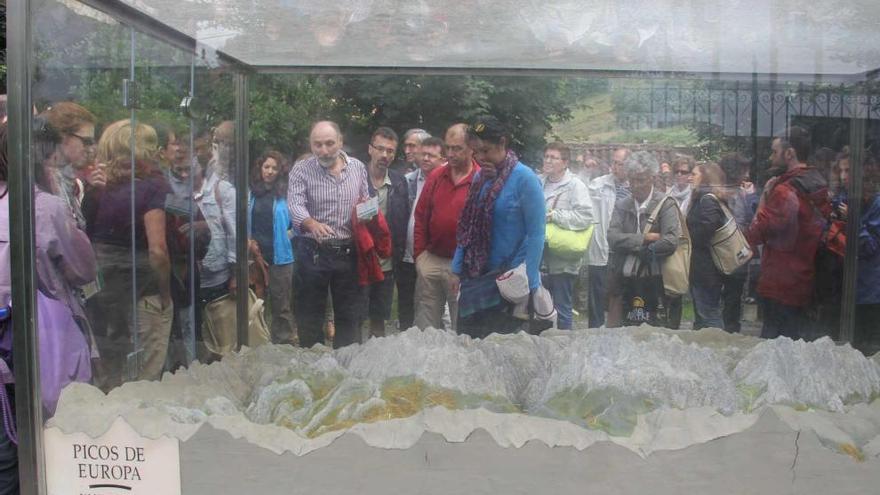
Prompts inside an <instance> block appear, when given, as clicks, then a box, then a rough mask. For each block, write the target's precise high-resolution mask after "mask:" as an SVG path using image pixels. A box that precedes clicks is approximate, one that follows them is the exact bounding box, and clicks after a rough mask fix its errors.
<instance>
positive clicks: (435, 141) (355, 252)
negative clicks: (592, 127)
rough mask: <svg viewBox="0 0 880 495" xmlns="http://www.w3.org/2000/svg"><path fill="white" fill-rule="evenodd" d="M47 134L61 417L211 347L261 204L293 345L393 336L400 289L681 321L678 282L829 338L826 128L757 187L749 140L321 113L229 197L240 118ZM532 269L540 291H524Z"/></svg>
mask: <svg viewBox="0 0 880 495" xmlns="http://www.w3.org/2000/svg"><path fill="white" fill-rule="evenodd" d="M99 124H101V125H103V131H102V132H101V133H100V134H97V133H96V128H97V127H98V126H99ZM6 135H7V134H6V124H5V123H3V124H2V125H0V141H2V142H0V145H2V150H3V154H2V161H0V189H2V192H0V194H2V196H0V262H2V263H3V264H2V267H5V268H2V270H0V302H2V306H3V307H5V308H6V309H9V305H10V304H11V303H10V298H11V280H10V244H9V233H8V227H9V225H8V223H9V209H8V208H9V205H8V195H7V194H6V191H7V187H6V180H7V176H8V170H9V167H12V166H17V165H16V164H11V163H9V162H8V161H7V157H6V153H5V150H6ZM32 136H33V139H32V146H31V150H32V151H31V153H32V158H33V163H34V166H35V170H34V177H35V178H36V190H35V195H34V208H35V210H34V211H35V219H36V223H35V227H36V230H35V248H36V251H35V259H36V268H37V271H36V273H37V287H38V288H39V294H38V298H37V299H38V317H39V321H40V329H39V332H40V335H39V337H40V340H39V341H40V355H41V363H42V368H43V369H42V373H43V374H42V376H41V381H42V385H43V404H44V408H45V410H46V412H47V413H49V414H51V413H52V411H53V410H54V407H55V403H56V401H57V399H58V394H59V393H60V389H61V387H63V386H64V385H65V384H67V383H69V382H71V381H90V382H92V383H95V384H96V385H98V386H100V387H101V388H103V389H104V390H109V389H111V388H113V387H115V386H118V385H119V384H120V383H122V382H123V381H127V380H135V379H142V380H155V379H158V378H160V377H161V374H162V373H163V371H167V370H173V369H176V368H177V367H179V366H181V365H184V366H185V365H188V364H189V363H191V362H192V361H194V360H196V359H200V360H210V359H213V358H216V357H218V356H217V355H215V354H212V352H211V351H212V349H208V350H206V349H205V347H204V346H203V345H202V342H203V341H204V340H205V338H206V336H205V335H204V334H205V333H206V332H210V331H214V330H215V329H214V327H213V326H212V325H216V324H218V323H216V321H217V319H218V318H221V317H220V316H217V314H214V313H215V311H218V310H215V309H213V308H214V307H215V306H216V305H217V304H218V301H222V300H224V299H227V300H230V299H232V300H234V297H232V296H234V295H235V294H236V293H237V289H238V288H237V287H236V280H237V278H236V276H235V273H236V264H237V263H238V262H239V261H238V260H237V259H236V238H235V236H236V232H237V229H236V218H237V216H236V208H238V207H242V208H247V219H248V224H247V229H246V232H247V235H248V249H247V252H248V261H247V263H248V264H249V268H250V272H251V274H252V275H253V277H252V279H251V280H252V282H253V288H254V289H255V290H256V292H257V295H258V296H259V297H261V298H263V299H265V300H266V301H267V305H268V307H269V315H270V318H269V321H270V325H269V327H270V338H271V340H272V341H273V342H275V343H279V344H293V345H300V346H306V347H308V346H312V345H314V344H317V343H332V344H331V345H333V346H335V347H342V346H346V345H349V344H352V343H356V342H361V341H362V340H363V339H364V338H366V337H368V336H372V337H380V336H384V335H385V332H386V328H388V327H389V323H390V322H391V321H392V318H393V311H392V306H393V302H394V301H395V300H396V301H397V311H396V314H397V319H398V323H397V326H398V328H400V329H402V330H403V329H408V328H410V327H413V326H415V327H418V328H422V329H424V328H428V327H434V328H440V329H448V330H449V331H452V332H457V333H461V334H467V335H470V336H472V337H485V336H487V335H489V334H490V333H493V332H497V333H511V332H517V331H520V330H525V331H529V332H535V331H540V330H541V329H544V328H548V327H550V326H555V327H556V328H558V329H572V328H574V327H575V325H576V322H577V321H578V315H579V314H580V313H583V312H585V313H586V315H585V318H584V320H585V321H584V324H583V326H587V327H592V328H595V327H600V326H606V327H619V326H624V325H637V324H641V323H650V324H653V325H659V326H666V327H669V328H673V329H676V328H679V326H680V325H681V320H682V312H683V306H685V304H684V303H683V301H684V300H685V299H687V300H690V301H692V302H693V310H694V316H693V327H694V328H695V329H699V328H704V327H717V328H722V329H724V330H727V331H729V332H738V331H740V328H741V321H742V312H743V301H744V300H748V299H749V298H751V297H756V298H757V299H758V300H759V301H760V303H761V309H762V314H763V329H762V332H761V334H762V336H764V337H767V338H773V337H777V336H780V335H784V336H788V337H791V338H815V337H817V336H819V335H823V334H829V335H832V337H834V336H835V335H834V330H835V328H836V324H835V321H834V319H835V318H839V315H840V309H839V308H840V298H841V287H842V273H843V269H842V267H843V256H844V254H845V245H846V239H845V232H846V222H847V221H850V220H851V219H848V218H847V212H848V204H849V198H848V195H847V190H848V184H849V171H850V163H849V154H848V151H847V150H842V151H841V152H840V153H838V154H836V155H834V157H833V159H831V160H825V162H823V163H824V165H821V164H820V165H819V166H811V165H808V162H809V161H810V160H812V156H813V155H811V136H810V135H809V133H808V132H807V131H805V130H804V129H802V128H799V127H792V128H791V129H788V130H787V132H786V134H785V135H784V136H783V137H778V138H776V139H774V140H773V142H772V154H771V156H770V160H769V161H770V163H769V167H768V168H767V170H760V172H761V173H760V176H761V177H762V178H766V180H763V182H764V183H763V184H762V185H761V186H760V187H759V186H758V185H756V184H755V182H753V181H752V179H751V176H750V174H751V173H754V172H756V171H758V167H756V166H755V164H754V163H753V162H752V161H751V160H748V159H746V158H744V157H743V156H741V155H739V154H735V153H732V154H728V155H725V156H723V157H721V158H720V160H718V162H717V163H715V162H698V161H696V160H695V159H694V158H693V157H691V156H687V155H674V156H672V157H671V158H670V159H668V160H660V159H658V156H657V155H655V154H653V153H650V152H646V151H631V150H630V149H627V148H624V147H621V148H619V149H616V150H614V151H613V153H611V155H610V158H611V160H610V163H607V164H606V163H603V161H602V160H601V159H600V158H599V157H595V156H590V155H584V154H580V155H577V156H576V157H574V158H573V155H572V150H571V148H569V147H568V146H567V145H565V144H564V143H561V142H554V143H550V144H549V145H547V146H546V148H545V149H544V154H543V162H542V164H541V166H540V167H534V168H533V167H530V166H528V165H526V164H524V163H523V162H522V161H521V160H520V158H519V156H518V155H517V154H516V152H515V151H514V150H513V148H512V143H513V139H512V136H511V134H510V132H509V130H508V127H507V125H506V124H505V123H504V122H501V121H499V120H498V119H496V118H494V117H491V116H487V117H482V118H479V119H477V120H476V121H474V122H470V123H457V124H454V125H452V126H450V127H449V128H448V129H445V130H444V131H443V132H442V133H440V135H438V136H436V137H435V136H432V135H431V134H429V133H428V132H427V131H425V130H423V129H410V130H408V131H406V132H405V133H404V134H403V136H402V137H399V135H398V134H397V132H395V131H394V130H393V129H391V128H388V127H379V128H377V129H375V131H374V132H373V133H372V135H371V137H370V140H369V143H368V146H367V149H366V150H360V151H361V152H363V153H362V156H363V157H365V161H364V162H362V161H361V160H359V159H358V158H355V156H353V155H354V154H355V151H354V150H350V149H348V148H347V147H346V144H345V141H344V135H343V132H342V130H341V128H340V126H339V125H338V124H337V123H335V122H331V121H320V122H316V123H315V124H314V125H313V127H312V128H311V132H310V134H309V150H308V152H307V153H305V154H303V155H301V156H299V157H298V158H297V159H296V160H292V159H291V157H288V156H285V155H284V154H282V153H280V152H278V151H274V150H266V151H265V152H264V153H262V154H261V155H260V156H259V157H258V158H257V159H256V160H255V161H254V162H253V164H252V165H251V167H250V194H249V200H248V202H247V204H246V205H237V204H236V197H237V195H236V185H235V184H234V181H233V180H232V177H233V176H234V174H235V169H236V167H237V166H239V164H236V163H235V160H234V153H233V151H234V143H235V139H234V125H233V123H232V122H231V121H224V122H221V123H219V124H218V125H217V126H216V127H214V128H213V129H211V130H210V131H209V132H205V133H202V134H201V135H198V136H196V138H195V140H193V141H192V144H193V149H192V150H190V149H188V145H189V144H190V143H189V142H188V141H189V140H183V139H181V138H180V136H179V134H178V132H177V131H176V130H175V129H172V128H170V127H168V126H167V125H163V124H158V123H157V124H155V125H149V124H147V123H133V122H131V121H129V120H121V121H118V122H112V123H103V122H102V123H99V122H98V121H97V119H96V118H95V116H94V115H93V114H92V113H91V112H89V111H88V110H87V109H86V108H84V107H82V106H80V105H78V104H76V103H72V102H61V103H57V104H55V105H53V106H52V107H51V108H49V109H47V110H45V111H44V112H42V113H40V114H39V115H36V116H35V117H34V126H33V130H32ZM536 170H537V171H536ZM863 171H864V177H865V181H864V187H863V191H864V194H863V197H862V198H860V200H861V212H862V213H861V215H860V218H859V219H858V222H859V225H860V227H859V236H858V239H853V240H852V241H853V242H857V243H858V246H859V249H858V253H859V255H858V256H859V270H858V280H857V292H856V302H857V318H856V321H857V323H858V324H859V325H860V326H861V327H863V328H861V331H860V333H859V334H858V335H860V336H861V337H863V338H870V339H876V338H877V336H876V335H874V334H873V333H872V329H870V327H869V325H870V322H871V321H872V320H873V317H874V316H876V315H880V258H878V257H880V194H878V181H880V174H878V171H880V168H878V166H877V161H876V160H874V159H873V158H872V157H870V156H869V157H868V158H867V159H866V160H865V162H864V166H863ZM720 233H724V235H725V236H726V237H723V238H722V237H719V236H720V235H722V234H720ZM732 238H735V239H740V238H741V239H743V241H742V242H743V244H742V245H741V246H739V247H738V248H736V249H738V251H735V252H734V253H733V254H732V255H731V254H729V253H727V254H725V251H724V249H722V248H719V246H729V245H730V244H729V239H732ZM725 256H726V258H725ZM242 262H244V261H242ZM682 279H683V283H682ZM500 280H504V281H505V282H504V284H502V283H501V282H499V281H500ZM749 281H756V283H757V287H756V293H755V294H751V291H750V289H749V287H750V284H749V283H748V282H749ZM517 286H519V287H520V289H521V292H522V294H524V296H522V295H520V296H516V297H513V296H511V294H512V292H511V291H512V290H513V289H511V287H514V288H515V287H517ZM395 288H396V293H397V297H396V298H395V296H394V294H395ZM548 301H550V303H549V304H550V305H551V310H552V311H546V310H545V309H546V308H545V307H546V305H547V304H548ZM578 301H583V304H579V302H578ZM5 314H7V323H8V314H9V311H7V312H6V313H5ZM218 314H221V313H218ZM6 326H7V327H8V325H6ZM365 327H366V329H365ZM9 337H10V335H9V332H5V333H4V334H3V339H0V352H2V353H6V354H4V356H3V357H8V354H9V352H11V338H9ZM7 341H8V342H7ZM4 342H5V344H4ZM873 344H875V345H876V342H873ZM215 352H216V351H215ZM0 362H3V360H0ZM0 371H2V370H0ZM4 400H5V399H4ZM9 433H10V432H8V431H7V437H8V438H13V436H11V435H9Z"/></svg>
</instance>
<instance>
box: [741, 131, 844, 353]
mask: <svg viewBox="0 0 880 495" xmlns="http://www.w3.org/2000/svg"><path fill="white" fill-rule="evenodd" d="M809 150H810V136H809V133H808V132H807V131H806V130H805V129H803V128H801V127H792V128H791V129H790V130H789V132H788V138H776V139H775V140H773V144H772V153H771V155H770V161H771V167H773V168H776V169H777V171H778V172H780V173H781V175H779V176H778V177H775V178H773V179H770V181H768V182H767V185H766V186H765V187H764V194H763V195H762V196H761V201H760V203H759V204H758V211H757V213H756V214H755V218H754V220H752V224H751V226H750V227H749V232H748V238H749V242H751V244H752V245H753V246H758V245H763V246H764V250H763V253H762V255H761V275H760V277H759V279H758V293H759V294H760V295H761V296H763V298H764V300H765V305H764V327H763V329H762V330H761V337H764V338H775V337H778V336H780V335H784V336H786V337H790V338H792V339H798V338H800V337H801V334H802V332H805V331H806V330H807V329H808V327H809V325H810V321H809V319H808V318H807V316H806V309H807V306H808V305H809V304H810V303H811V301H812V296H813V288H814V279H815V273H816V270H815V265H814V264H815V259H816V250H817V249H818V247H819V242H820V238H821V236H822V232H823V231H824V228H825V213H826V211H827V210H828V208H829V207H830V205H829V202H828V186H827V183H826V182H825V179H824V178H823V177H822V174H821V173H820V172H819V171H818V170H817V169H815V168H813V167H808V166H807V165H806V164H805V163H804V160H805V159H806V157H807V155H808V153H809Z"/></svg>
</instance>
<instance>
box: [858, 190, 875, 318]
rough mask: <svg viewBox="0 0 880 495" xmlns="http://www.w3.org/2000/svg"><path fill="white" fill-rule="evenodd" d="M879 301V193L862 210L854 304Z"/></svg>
mask: <svg viewBox="0 0 880 495" xmlns="http://www.w3.org/2000/svg"><path fill="white" fill-rule="evenodd" d="M878 303H880V195H876V196H874V198H873V199H872V200H871V204H870V206H868V207H867V208H866V209H865V211H863V212H862V221H861V222H860V226H859V274H858V277H857V278H856V304H878Z"/></svg>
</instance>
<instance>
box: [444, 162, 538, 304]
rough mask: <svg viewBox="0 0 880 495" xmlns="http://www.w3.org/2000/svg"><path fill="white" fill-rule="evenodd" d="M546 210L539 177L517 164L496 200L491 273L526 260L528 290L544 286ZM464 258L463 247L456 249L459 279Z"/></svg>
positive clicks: (455, 267) (454, 267)
mask: <svg viewBox="0 0 880 495" xmlns="http://www.w3.org/2000/svg"><path fill="white" fill-rule="evenodd" d="M479 177H480V172H477V173H476V175H474V182H477V181H478V180H479ZM491 184H492V181H489V182H487V183H486V184H483V188H482V190H480V196H482V195H484V194H486V192H487V191H488V190H489V186H490V185H491ZM544 207H545V206H544V191H543V188H542V187H541V181H540V180H539V179H538V176H537V175H535V172H533V171H532V169H530V168H529V167H527V166H525V165H523V164H522V163H517V164H516V167H515V168H514V169H513V171H512V172H511V173H510V177H508V178H507V183H506V184H504V188H503V189H502V190H501V193H500V194H499V195H498V198H497V199H496V200H495V208H494V211H493V213H492V234H491V235H492V237H491V243H490V248H489V266H488V270H489V271H491V270H495V269H498V268H500V267H501V264H502V263H504V262H505V261H507V260H508V259H509V260H510V266H509V268H512V267H515V266H517V265H519V264H520V263H522V262H523V260H525V262H526V269H527V272H528V275H529V288H531V289H532V290H534V289H537V288H538V286H539V285H541V277H540V273H539V270H540V267H541V256H542V254H543V252H544V228H545V225H544V221H545V210H544ZM515 250H516V251H515ZM514 251H515V252H514ZM463 254H464V253H463V249H462V247H461V246H460V245H459V246H458V247H457V248H455V257H454V258H453V259H452V271H453V272H454V273H456V274H459V275H460V274H461V271H462V267H461V264H462V258H463ZM511 256H512V258H511Z"/></svg>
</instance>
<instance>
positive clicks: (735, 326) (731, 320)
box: [721, 271, 746, 332]
mask: <svg viewBox="0 0 880 495" xmlns="http://www.w3.org/2000/svg"><path fill="white" fill-rule="evenodd" d="M721 280H722V284H723V285H722V288H721V299H722V300H723V301H724V309H723V310H722V311H721V318H722V320H724V330H725V331H727V332H739V331H740V330H741V329H742V323H741V320H742V295H743V288H745V285H746V273H745V272H744V271H743V272H740V271H736V272H733V273H731V274H730V275H722V276H721Z"/></svg>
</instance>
